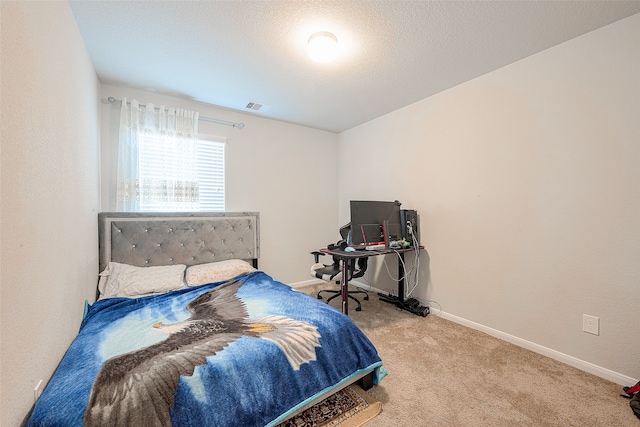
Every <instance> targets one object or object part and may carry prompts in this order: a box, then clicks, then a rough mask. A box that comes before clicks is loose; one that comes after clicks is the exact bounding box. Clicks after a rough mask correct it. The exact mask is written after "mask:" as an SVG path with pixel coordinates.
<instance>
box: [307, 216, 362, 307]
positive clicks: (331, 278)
mask: <svg viewBox="0 0 640 427" xmlns="http://www.w3.org/2000/svg"><path fill="white" fill-rule="evenodd" d="M350 231H351V224H347V225H344V226H342V227H340V236H341V237H342V239H343V240H340V241H339V242H338V243H336V244H335V245H329V247H330V248H331V247H336V248H338V249H340V248H341V249H344V248H346V247H347V243H346V242H347V240H348V236H349V232H350ZM311 254H312V255H313V257H314V260H315V264H313V265H312V266H311V276H313V277H315V278H317V279H322V280H325V281H327V282H335V283H336V284H340V281H341V280H342V265H341V264H340V260H338V259H336V258H335V257H333V263H332V264H321V263H320V256H321V255H322V256H324V255H325V254H324V253H322V252H317V251H314V252H311ZM356 261H357V262H356ZM345 262H349V263H350V264H351V265H349V266H348V267H349V268H348V272H349V278H348V279H349V280H352V279H355V278H358V277H362V276H364V273H365V272H366V271H367V258H359V259H357V260H356V259H353V260H349V261H345ZM322 293H328V294H334V295H333V296H331V297H329V299H328V300H327V304H328V303H329V302H330V301H331V300H332V299H334V298H337V297H339V296H341V295H342V291H341V290H331V289H324V290H321V291H319V292H318V295H317V297H318V299H322V295H321V294H322ZM353 294H364V299H365V300H368V299H369V293H368V292H367V291H364V290H362V289H357V290H354V291H349V290H347V296H348V297H349V298H351V299H352V300H354V301H355V302H356V303H357V304H358V306H357V307H356V311H362V304H361V303H360V300H358V299H357V298H356V297H354V296H353Z"/></svg>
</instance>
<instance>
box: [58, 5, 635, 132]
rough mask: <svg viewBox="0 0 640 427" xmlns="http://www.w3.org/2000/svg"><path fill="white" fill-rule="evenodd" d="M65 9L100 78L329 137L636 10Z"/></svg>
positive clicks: (561, 7)
mask: <svg viewBox="0 0 640 427" xmlns="http://www.w3.org/2000/svg"><path fill="white" fill-rule="evenodd" d="M70 5H71V9H72V11H73V14H74V16H75V19H76V21H77V23H78V27H79V28H80V32H81V34H82V37H83V39H84V41H85V44H86V46H87V49H88V51H89V55H90V56H91V59H92V61H93V64H94V66H95V68H96V72H97V73H98V76H99V78H100V81H101V82H102V83H105V84H110V85H115V86H130V87H134V88H139V89H145V90H153V91H156V92H159V93H164V94H168V95H172V96H177V97H181V98H186V99H194V100H197V101H201V102H205V103H208V104H213V105H216V106H221V107H226V108H231V109H235V110H240V111H245V112H249V113H250V114H255V115H259V116H263V117H268V118H273V119H278V120H283V121H287V122H291V123H296V124H300V125H304V126H308V127H312V128H317V129H324V130H328V131H333V132H340V131H343V130H346V129H350V128H352V127H355V126H357V125H359V124H362V123H364V122H367V121H369V120H371V119H374V118H376V117H379V116H381V115H384V114H386V113H389V112H391V111H394V110H396V109H398V108H401V107H404V106H406V105H408V104H411V103H413V102H415V101H418V100H420V99H423V98H426V97H428V96H431V95H433V94H435V93H438V92H441V91H443V90H445V89H447V88H450V87H453V86H455V85H458V84H460V83H463V82H465V81H467V80H470V79H473V78H475V77H478V76H480V75H482V74H485V73H487V72H490V71H492V70H495V69H497V68H500V67H502V66H504V65H507V64H510V63H512V62H514V61H517V60H519V59H522V58H525V57H527V56H529V55H532V54H534V53H537V52H540V51H542V50H544V49H547V48H549V47H552V46H554V45H557V44H559V43H562V42H564V41H567V40H569V39H571V38H574V37H577V36H579V35H581V34H584V33H587V32H589V31H592V30H594V29H596V28H599V27H602V26H604V25H607V24H610V23H612V22H614V21H617V20H619V19H622V18H625V17H627V16H630V15H633V14H635V13H639V12H640V1H615V0H608V1H509V0H507V1H391V0H389V1H362V0H345V1H331V2H329V1H252V0H245V1H197V2H196V1H70ZM317 31H331V32H333V33H334V34H335V35H336V36H337V37H338V40H339V41H340V44H341V51H340V53H339V56H338V59H336V60H335V61H334V62H331V63H329V64H318V63H315V62H313V61H312V60H311V59H309V57H308V56H307V54H306V41H307V39H308V37H309V35H311V34H312V33H314V32H317ZM140 101H141V102H144V100H140ZM249 102H256V103H260V104H264V105H265V107H263V108H262V109H260V110H259V111H256V112H252V111H251V110H247V109H246V108H245V106H246V105H247V103H249Z"/></svg>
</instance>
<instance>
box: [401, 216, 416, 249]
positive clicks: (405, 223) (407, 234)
mask: <svg viewBox="0 0 640 427" xmlns="http://www.w3.org/2000/svg"><path fill="white" fill-rule="evenodd" d="M400 222H401V223H402V237H403V238H404V239H406V240H407V241H408V242H411V244H412V245H413V237H412V236H411V231H412V232H413V235H414V236H415V238H416V241H417V242H418V244H420V228H419V225H418V212H417V211H415V210H412V209H401V210H400ZM409 224H410V225H411V226H410V227H409ZM410 230H411V231H410Z"/></svg>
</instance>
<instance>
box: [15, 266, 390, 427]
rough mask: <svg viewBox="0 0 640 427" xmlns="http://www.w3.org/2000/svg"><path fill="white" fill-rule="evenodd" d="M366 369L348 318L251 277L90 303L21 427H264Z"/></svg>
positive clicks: (370, 359) (365, 350) (368, 350)
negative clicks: (165, 426) (74, 336)
mask: <svg viewBox="0 0 640 427" xmlns="http://www.w3.org/2000/svg"><path fill="white" fill-rule="evenodd" d="M371 370H373V371H374V383H377V381H379V379H381V378H382V376H384V368H383V367H382V362H381V360H380V357H379V356H378V354H377V351H376V349H375V347H374V346H373V345H372V344H371V342H370V341H369V340H368V339H367V337H366V336H365V335H364V334H363V333H362V331H360V329H358V328H357V327H356V326H355V324H354V323H353V322H352V321H351V320H350V319H349V318H348V317H347V316H345V315H344V314H342V313H341V312H340V311H338V310H336V309H335V308H333V307H331V306H329V305H327V304H325V303H324V302H322V301H319V300H317V299H315V298H313V297H310V296H308V295H306V294H304V293H302V292H299V291H296V290H295V289H292V288H291V287H290V286H287V285H285V284H283V283H281V282H279V281H277V280H275V279H273V278H272V277H270V276H269V275H267V274H265V273H264V272H262V271H256V272H253V273H250V274H247V275H243V276H240V277H238V278H236V279H235V280H233V281H230V282H225V283H210V284H204V285H200V286H195V287H191V288H185V289H179V290H175V291H172V292H167V293H164V294H158V295H151V296H147V297H141V298H106V299H102V300H99V301H97V302H95V303H94V304H92V305H91V306H89V307H88V310H87V312H86V314H85V317H84V319H83V321H82V324H81V326H80V331H79V332H78V335H77V336H76V338H75V339H74V340H73V342H72V343H71V345H70V346H69V348H68V350H67V352H66V354H65V355H64V357H63V358H62V360H61V361H60V364H59V365H58V367H57V368H56V371H55V372H54V374H53V376H52V377H51V379H50V380H49V383H48V384H47V386H46V387H45V389H44V390H43V392H42V395H41V396H40V397H39V398H38V400H37V402H36V404H35V406H34V409H33V411H32V414H31V416H30V418H29V420H28V422H27V425H28V426H29V427H36V426H37V427H52V426H83V425H85V424H86V425H105V426H106V425H109V426H141V425H144V426H148V425H172V426H173V427H195V426H198V427H201V426H217V427H231V426H233V427H237V426H243V427H254V426H255V427H258V426H260V427H264V426H269V427H271V426H275V425H277V424H278V423H279V422H281V421H283V420H284V419H285V418H286V417H287V416H288V415H290V414H291V413H293V412H295V411H296V410H297V409H299V408H302V407H304V406H305V405H306V404H307V403H309V402H310V401H311V400H313V399H314V398H316V397H318V396H320V395H324V394H325V393H327V392H331V391H332V390H334V389H336V390H337V389H339V388H341V386H344V385H346V384H348V383H350V382H352V381H353V380H354V379H355V378H357V377H359V376H360V375H362V373H363V372H368V371H371Z"/></svg>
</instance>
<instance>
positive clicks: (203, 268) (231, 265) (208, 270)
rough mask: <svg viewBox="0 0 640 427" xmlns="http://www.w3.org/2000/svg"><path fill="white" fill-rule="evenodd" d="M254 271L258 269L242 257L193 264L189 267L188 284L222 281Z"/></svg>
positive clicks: (195, 284)
mask: <svg viewBox="0 0 640 427" xmlns="http://www.w3.org/2000/svg"><path fill="white" fill-rule="evenodd" d="M254 271H256V269H255V268H253V266H252V265H251V264H249V263H248V262H246V261H243V260H241V259H229V260H226V261H218V262H211V263H208V264H198V265H192V266H190V267H189V268H187V276H186V280H187V286H198V285H202V284H204V283H215V282H221V281H223V280H229V279H233V278H234V277H237V276H240V275H242V274H247V273H251V272H254Z"/></svg>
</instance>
